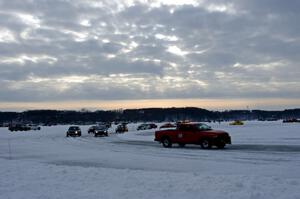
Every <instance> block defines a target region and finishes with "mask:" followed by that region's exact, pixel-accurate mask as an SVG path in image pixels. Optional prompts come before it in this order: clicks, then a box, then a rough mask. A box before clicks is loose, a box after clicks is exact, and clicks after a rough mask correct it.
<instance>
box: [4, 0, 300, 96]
mask: <svg viewBox="0 0 300 199" xmlns="http://www.w3.org/2000/svg"><path fill="white" fill-rule="evenodd" d="M170 2H172V3H170ZM299 7H300V2H299V1H297V0H291V1H288V2H285V1H281V0H264V1H261V0H251V1H246V0H245V1H240V0H232V1H225V0H215V1H208V0H207V1H206V0H201V1H193V0H189V1H179V0H177V1H166V0H161V1H159V0H157V1H147V0H140V1H121V0H120V1H118V0H114V1H112V0H110V1H108V0H107V1H98V0H40V1H34V0H24V1H19V0H10V1H6V0H0V84H1V90H0V102H42V101H67V100H131V99H176V98H195V99H205V98H221V99H222V98H227V99H228V98H229V99H230V98H236V99H237V98H291V99H297V98H299V97H300V70H299V61H300V26H299V21H298V19H300V12H299V10H298V8H299Z"/></svg>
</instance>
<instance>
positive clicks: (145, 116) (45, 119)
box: [0, 107, 300, 125]
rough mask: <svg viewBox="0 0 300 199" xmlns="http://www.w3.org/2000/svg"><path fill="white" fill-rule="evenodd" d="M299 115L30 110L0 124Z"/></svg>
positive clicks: (295, 113)
mask: <svg viewBox="0 0 300 199" xmlns="http://www.w3.org/2000/svg"><path fill="white" fill-rule="evenodd" d="M289 118H300V109H288V110H283V111H265V110H228V111H209V110H206V109H201V108H194V107H186V108H144V109H126V110H109V111H104V110H97V111H88V110H81V111H65V110H30V111H24V112H0V123H8V122H27V123H30V122H32V123H37V124H46V125H47V124H49V125H53V124H71V123H77V124H90V123H96V122H115V121H125V122H150V121H155V122H164V121H170V122H172V121H179V120H191V121H228V120H257V119H258V120H278V119H289Z"/></svg>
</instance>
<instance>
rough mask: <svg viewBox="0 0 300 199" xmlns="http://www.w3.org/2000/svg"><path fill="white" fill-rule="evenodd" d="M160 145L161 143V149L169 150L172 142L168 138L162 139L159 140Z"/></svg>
mask: <svg viewBox="0 0 300 199" xmlns="http://www.w3.org/2000/svg"><path fill="white" fill-rule="evenodd" d="M161 143H162V145H163V147H165V148H170V147H172V141H171V140H170V138H168V137H164V138H163V139H162V140H161Z"/></svg>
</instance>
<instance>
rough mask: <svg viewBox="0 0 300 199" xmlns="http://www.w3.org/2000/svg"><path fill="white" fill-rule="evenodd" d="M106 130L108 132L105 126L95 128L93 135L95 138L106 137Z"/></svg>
mask: <svg viewBox="0 0 300 199" xmlns="http://www.w3.org/2000/svg"><path fill="white" fill-rule="evenodd" d="M107 130H108V128H107V126H106V125H102V126H95V128H94V135H95V137H98V136H108V132H107Z"/></svg>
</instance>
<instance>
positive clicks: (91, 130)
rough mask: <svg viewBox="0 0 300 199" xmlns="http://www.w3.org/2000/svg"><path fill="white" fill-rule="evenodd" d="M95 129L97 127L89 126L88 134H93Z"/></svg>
mask: <svg viewBox="0 0 300 199" xmlns="http://www.w3.org/2000/svg"><path fill="white" fill-rule="evenodd" d="M96 128H97V126H91V127H90V128H89V129H88V134H90V133H95V129H96Z"/></svg>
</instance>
